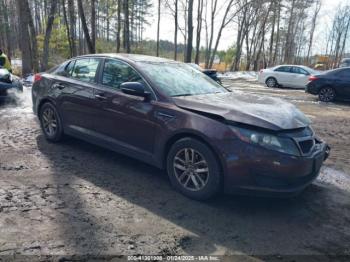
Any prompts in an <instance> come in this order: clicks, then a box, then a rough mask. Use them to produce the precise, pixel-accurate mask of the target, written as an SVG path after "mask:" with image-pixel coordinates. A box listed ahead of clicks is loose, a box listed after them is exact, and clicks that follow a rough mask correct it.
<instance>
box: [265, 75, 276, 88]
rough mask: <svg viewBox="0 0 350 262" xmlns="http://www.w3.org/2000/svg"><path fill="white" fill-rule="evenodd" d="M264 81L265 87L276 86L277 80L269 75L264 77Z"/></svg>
mask: <svg viewBox="0 0 350 262" xmlns="http://www.w3.org/2000/svg"><path fill="white" fill-rule="evenodd" d="M265 83H266V86H267V87H271V88H273V87H278V82H277V80H276V78H274V77H269V78H268V79H266V82H265Z"/></svg>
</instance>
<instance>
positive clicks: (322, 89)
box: [305, 67, 350, 102]
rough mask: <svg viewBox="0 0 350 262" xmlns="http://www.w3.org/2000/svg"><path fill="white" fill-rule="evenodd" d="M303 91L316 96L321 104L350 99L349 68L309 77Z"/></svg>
mask: <svg viewBox="0 0 350 262" xmlns="http://www.w3.org/2000/svg"><path fill="white" fill-rule="evenodd" d="M305 91H306V92H307V93H310V94H313V95H318V97H319V99H320V100H321V101H322V102H332V101H334V100H336V99H337V100H348V99H350V67H345V68H338V69H334V70H330V71H327V72H325V73H323V74H318V75H315V76H311V77H310V78H309V83H308V85H307V86H306V89H305Z"/></svg>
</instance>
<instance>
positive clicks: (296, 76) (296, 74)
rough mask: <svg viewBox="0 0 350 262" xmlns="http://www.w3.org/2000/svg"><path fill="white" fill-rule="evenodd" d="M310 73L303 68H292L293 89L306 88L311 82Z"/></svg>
mask: <svg viewBox="0 0 350 262" xmlns="http://www.w3.org/2000/svg"><path fill="white" fill-rule="evenodd" d="M309 75H310V74H309V73H308V72H307V71H306V70H304V69H303V68H301V67H297V66H293V67H292V78H291V79H292V82H291V86H292V87H300V88H305V87H306V85H307V83H308V81H309Z"/></svg>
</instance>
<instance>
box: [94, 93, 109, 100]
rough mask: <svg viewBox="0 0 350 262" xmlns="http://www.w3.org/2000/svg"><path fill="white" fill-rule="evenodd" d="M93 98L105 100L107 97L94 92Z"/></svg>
mask: <svg viewBox="0 0 350 262" xmlns="http://www.w3.org/2000/svg"><path fill="white" fill-rule="evenodd" d="M95 98H96V99H98V100H107V97H105V96H104V95H103V94H96V95H95Z"/></svg>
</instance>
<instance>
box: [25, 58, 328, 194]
mask: <svg viewBox="0 0 350 262" xmlns="http://www.w3.org/2000/svg"><path fill="white" fill-rule="evenodd" d="M32 98H33V110H34V112H35V113H36V114H37V115H38V118H39V120H40V124H41V128H42V130H43V133H44V135H45V137H46V139H47V140H49V141H51V142H58V141H60V140H61V139H62V138H63V137H64V135H70V136H74V137H77V138H80V139H83V140H86V141H88V142H90V143H94V144H97V145H100V146H103V147H106V148H109V149H112V150H114V151H116V152H119V153H122V154H125V155H128V156H130V157H133V158H136V159H139V160H141V161H144V162H146V163H149V164H152V165H154V166H156V167H159V168H164V169H165V170H167V173H168V175H169V178H170V181H171V183H172V184H173V186H174V187H175V188H176V189H177V190H179V191H180V192H181V193H183V194H184V195H186V196H188V197H190V198H193V199H198V200H203V199H208V198H210V197H212V196H214V195H215V194H217V193H218V192H220V191H222V190H223V191H225V192H237V191H242V190H243V191H245V192H247V191H250V192H263V193H272V192H274V193H276V192H277V193H279V194H280V193H284V194H295V193H298V192H300V191H301V190H303V189H304V188H305V187H306V186H307V185H309V184H310V183H311V182H312V181H313V180H314V179H315V178H316V177H317V176H318V174H319V171H320V168H321V166H322V163H323V161H324V160H325V159H326V158H327V157H328V155H329V147H328V146H327V144H325V143H324V142H322V141H321V140H320V139H319V138H318V137H316V136H315V133H314V132H313V130H312V129H311V127H310V121H309V120H308V119H307V118H306V116H305V115H304V114H303V113H301V112H300V111H299V110H298V109H296V108H295V107H294V106H293V105H291V104H289V103H287V102H284V101H282V100H280V99H277V98H270V97H261V96H253V95H247V94H242V93H234V92H230V91H228V90H227V89H225V88H224V87H223V86H221V85H219V84H217V83H215V82H214V81H212V80H211V79H209V78H208V77H207V76H205V75H204V74H202V73H200V72H199V71H198V70H195V69H193V68H192V67H190V66H189V65H187V64H184V63H180V62H175V61H171V60H167V59H162V58H156V57H148V56H140V55H122V54H118V55H114V54H110V55H88V56H81V57H77V58H74V59H71V60H69V61H67V62H65V63H63V64H62V65H60V66H59V67H57V68H56V69H54V70H52V71H51V72H49V73H42V74H38V75H35V82H34V85H33V88H32ZM277 109H278V110H277ZM101 179H102V178H101ZM155 183H156V182H155Z"/></svg>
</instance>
